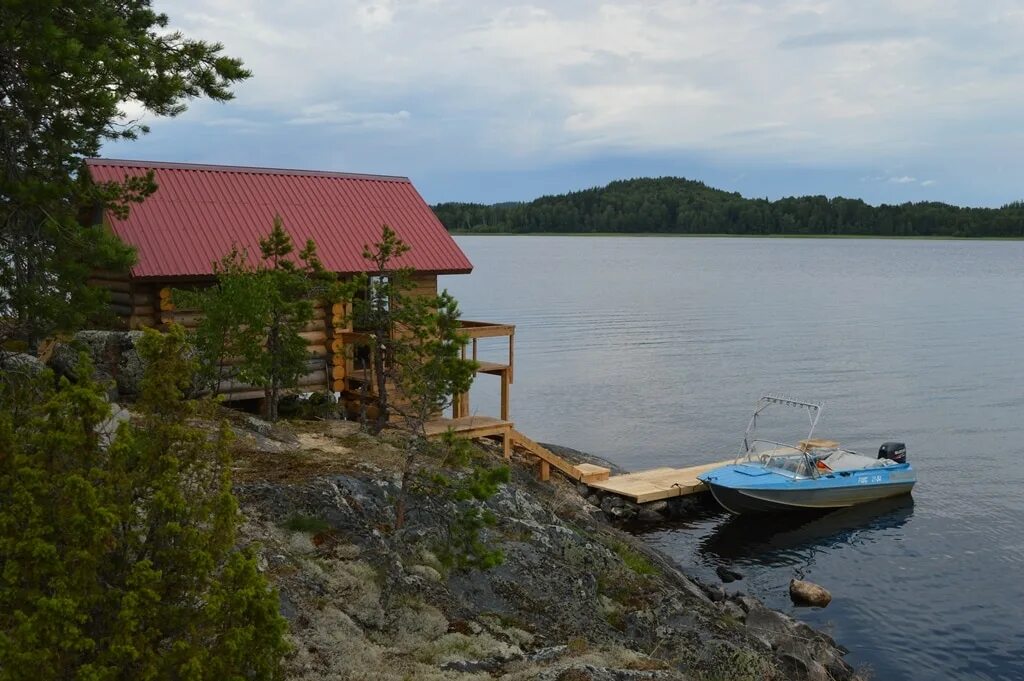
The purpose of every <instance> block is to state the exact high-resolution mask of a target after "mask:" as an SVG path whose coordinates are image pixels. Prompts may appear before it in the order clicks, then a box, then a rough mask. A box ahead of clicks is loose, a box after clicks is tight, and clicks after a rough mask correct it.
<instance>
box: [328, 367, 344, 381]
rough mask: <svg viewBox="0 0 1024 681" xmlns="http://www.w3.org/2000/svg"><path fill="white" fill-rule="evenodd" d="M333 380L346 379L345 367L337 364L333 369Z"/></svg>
mask: <svg viewBox="0 0 1024 681" xmlns="http://www.w3.org/2000/svg"><path fill="white" fill-rule="evenodd" d="M331 378H345V365H344V364H335V365H334V366H333V367H331Z"/></svg>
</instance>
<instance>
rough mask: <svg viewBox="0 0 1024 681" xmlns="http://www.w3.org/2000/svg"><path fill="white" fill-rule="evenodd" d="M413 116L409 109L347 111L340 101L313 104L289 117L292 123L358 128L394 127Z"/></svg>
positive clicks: (289, 121)
mask: <svg viewBox="0 0 1024 681" xmlns="http://www.w3.org/2000/svg"><path fill="white" fill-rule="evenodd" d="M411 116H412V114H410V113H409V112H408V111H406V110H405V109H402V110H401V111H395V112H388V111H346V110H345V108H344V106H343V105H342V104H341V103H339V102H325V103H322V104H311V105H309V106H304V107H302V108H301V109H300V110H299V115H298V116H295V117H293V118H290V119H288V121H287V123H289V124H291V125H332V126H345V127H356V128H393V127H396V126H399V125H401V124H403V123H404V122H405V121H407V120H409V118H410V117H411Z"/></svg>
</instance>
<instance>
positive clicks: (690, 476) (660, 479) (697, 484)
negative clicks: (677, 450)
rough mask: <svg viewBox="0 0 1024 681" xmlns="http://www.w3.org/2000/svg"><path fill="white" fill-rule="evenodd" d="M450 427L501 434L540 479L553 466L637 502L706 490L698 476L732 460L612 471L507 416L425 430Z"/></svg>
mask: <svg viewBox="0 0 1024 681" xmlns="http://www.w3.org/2000/svg"><path fill="white" fill-rule="evenodd" d="M449 430H451V431H453V432H454V433H455V434H456V435H459V436H460V437H465V438H469V439H478V438H484V437H486V438H500V439H501V443H502V451H503V452H504V455H505V458H506V459H508V458H510V457H511V455H512V450H513V449H518V450H520V451H522V452H524V453H526V454H527V455H529V456H532V457H535V458H536V460H537V462H538V465H539V477H540V479H541V480H547V479H548V478H549V477H550V475H551V469H552V468H554V469H555V470H557V471H559V472H561V473H562V474H563V475H565V476H566V477H568V478H569V479H571V480H575V481H576V482H582V483H584V484H586V485H589V486H590V487H593V488H594V489H599V490H601V491H604V492H611V493H612V494H617V495H619V496H622V497H625V498H627V499H629V500H631V501H633V502H635V503H638V504H646V503H650V502H652V501H661V500H662V499H670V498H672V497H681V496H686V495H689V494H698V493H700V492H704V491H706V490H707V487H706V486H705V485H704V483H703V482H701V481H700V480H698V479H697V476H698V475H700V474H701V473H706V472H708V471H710V470H714V469H715V468H719V467H721V466H727V465H729V464H731V463H733V460H732V459H730V460H728V461H718V462H716V463H707V464H703V465H700V466H689V467H687V468H653V469H651V470H646V471H638V472H636V473H626V474H624V475H611V474H610V471H609V470H608V469H607V468H605V467H603V466H595V465H594V464H589V463H579V464H575V463H572V462H571V461H568V460H566V459H563V458H562V457H560V456H558V455H557V454H555V453H554V452H552V451H551V450H550V449H548V448H547V447H545V446H544V445H542V444H540V443H539V442H534V441H533V440H531V439H530V438H528V437H527V436H526V435H524V434H522V433H520V432H519V431H518V430H516V429H515V424H514V423H513V422H512V421H508V420H506V419H499V418H495V417H493V416H461V417H459V418H439V419H435V420H433V421H430V422H429V423H427V424H426V434H427V437H429V438H437V437H441V436H442V435H443V434H444V433H446V432H448V431H449Z"/></svg>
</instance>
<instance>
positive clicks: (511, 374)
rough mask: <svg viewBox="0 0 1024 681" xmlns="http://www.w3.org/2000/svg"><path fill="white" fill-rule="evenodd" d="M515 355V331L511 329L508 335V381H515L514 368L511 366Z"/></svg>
mask: <svg viewBox="0 0 1024 681" xmlns="http://www.w3.org/2000/svg"><path fill="white" fill-rule="evenodd" d="M515 356H516V332H515V331H514V330H513V331H512V333H511V334H509V337H508V382H509V383H514V382H515V373H514V372H515V369H513V368H512V367H513V366H514V363H515Z"/></svg>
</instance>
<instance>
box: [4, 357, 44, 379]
mask: <svg viewBox="0 0 1024 681" xmlns="http://www.w3.org/2000/svg"><path fill="white" fill-rule="evenodd" d="M0 369H3V371H4V372H5V373H11V374H22V375H25V376H38V375H39V374H40V373H42V372H43V370H45V369H46V365H45V364H43V363H42V362H41V361H40V360H39V358H38V357H35V356H34V355H28V354H25V353H24V352H0Z"/></svg>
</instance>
